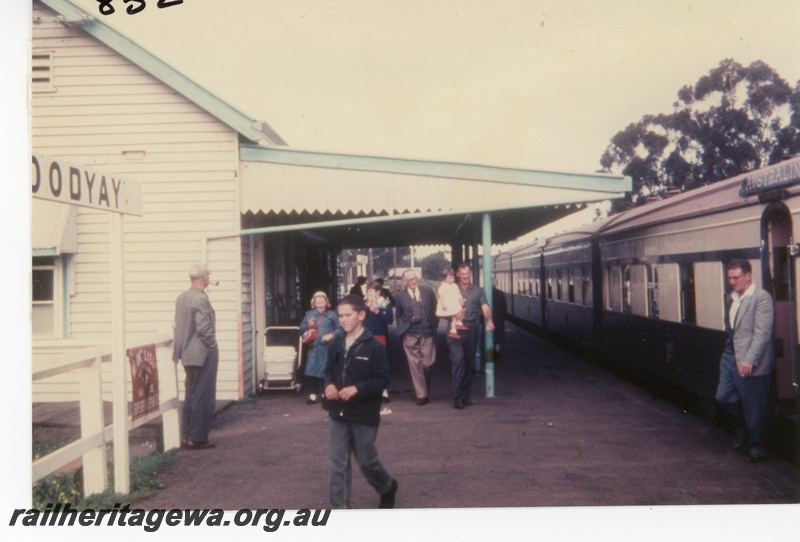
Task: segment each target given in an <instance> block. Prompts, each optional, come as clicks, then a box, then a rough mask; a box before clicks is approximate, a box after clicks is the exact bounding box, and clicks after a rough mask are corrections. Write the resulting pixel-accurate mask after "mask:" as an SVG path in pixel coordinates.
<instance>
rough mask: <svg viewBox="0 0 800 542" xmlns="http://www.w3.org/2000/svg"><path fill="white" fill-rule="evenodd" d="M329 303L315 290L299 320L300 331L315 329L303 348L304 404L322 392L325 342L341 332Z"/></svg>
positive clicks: (326, 359) (326, 351)
mask: <svg viewBox="0 0 800 542" xmlns="http://www.w3.org/2000/svg"><path fill="white" fill-rule="evenodd" d="M330 306H331V304H330V302H329V301H328V296H327V295H325V292H315V293H314V295H313V296H312V297H311V310H310V311H308V312H307V313H306V315H305V317H304V318H303V321H302V322H300V332H301V333H304V332H306V331H309V330H311V329H314V330H316V332H317V337H316V338H315V339H314V340H313V341H312V342H310V343H308V344H306V346H305V348H306V351H307V352H308V355H307V356H306V366H305V370H304V382H303V387H304V388H306V389H307V390H308V401H307V402H306V404H309V405H313V404H314V403H316V402H317V396H318V395H321V394H322V384H323V382H324V378H325V365H326V364H327V363H328V348H327V344H326V343H327V342H328V341H330V340H331V339H333V337H334V336H335V333H337V332H339V333H341V329H342V326H340V325H339V317H338V316H337V315H336V312H335V311H333V310H331V308H330Z"/></svg>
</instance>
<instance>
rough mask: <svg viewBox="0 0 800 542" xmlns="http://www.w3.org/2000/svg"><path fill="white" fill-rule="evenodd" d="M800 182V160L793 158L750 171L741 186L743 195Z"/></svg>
mask: <svg viewBox="0 0 800 542" xmlns="http://www.w3.org/2000/svg"><path fill="white" fill-rule="evenodd" d="M797 183H800V162H798V161H796V160H793V161H791V162H784V163H781V164H775V165H774V166H769V167H765V168H764V169H759V170H758V171H753V172H751V173H748V174H747V176H746V177H745V178H744V179H743V180H742V186H741V187H740V188H739V195H740V196H741V197H745V196H752V195H754V194H759V193H761V192H765V191H767V190H773V189H775V188H782V187H784V186H790V185H793V184H797Z"/></svg>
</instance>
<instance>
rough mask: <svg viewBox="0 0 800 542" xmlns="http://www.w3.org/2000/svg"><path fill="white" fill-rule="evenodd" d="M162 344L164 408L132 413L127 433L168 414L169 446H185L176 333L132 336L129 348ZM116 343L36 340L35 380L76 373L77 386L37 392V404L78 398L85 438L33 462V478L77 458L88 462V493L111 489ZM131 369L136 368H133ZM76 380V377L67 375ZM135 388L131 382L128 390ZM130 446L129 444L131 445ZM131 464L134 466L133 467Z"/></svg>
mask: <svg viewBox="0 0 800 542" xmlns="http://www.w3.org/2000/svg"><path fill="white" fill-rule="evenodd" d="M145 344H155V345H156V358H157V362H158V376H159V398H160V405H159V410H158V411H156V412H151V413H150V414H148V415H146V416H143V417H141V418H137V419H136V420H135V421H132V419H131V417H130V415H128V416H127V431H126V434H127V433H129V432H130V431H131V430H132V429H135V428H137V427H140V426H142V425H144V424H146V423H148V422H150V421H152V420H153V419H155V418H158V417H159V416H161V417H162V427H163V432H164V440H163V442H164V449H165V450H171V449H174V448H177V447H179V446H180V429H179V425H178V423H179V422H178V419H179V416H178V381H177V372H176V367H175V364H174V363H173V362H172V359H171V358H172V352H171V347H172V335H171V334H167V333H162V334H158V335H152V336H149V337H146V338H142V337H138V338H131V340H129V341H128V345H129V347H136V346H143V345H145ZM111 358H112V354H111V346H95V347H88V348H87V347H85V345H82V344H79V343H72V342H70V341H38V342H37V341H34V346H33V382H34V387H35V386H36V382H42V381H45V380H47V379H53V378H54V377H59V376H60V377H62V379H63V377H64V376H66V377H70V376H71V377H73V378H72V380H74V379H77V387H76V386H75V385H74V384H72V383H69V384H66V385H64V386H62V387H63V388H68V389H67V391H66V392H63V391H62V392H60V393H56V394H49V393H38V394H37V392H36V391H35V390H34V393H33V402H48V401H59V402H60V401H63V400H65V399H67V400H73V401H78V402H79V405H80V427H81V436H80V438H79V439H78V440H77V441H75V442H72V443H70V444H67V445H66V446H63V447H61V448H59V449H57V450H55V451H53V452H51V453H49V454H47V455H46V456H44V457H41V458H39V459H37V460H36V461H34V462H33V481H34V482H36V481H38V480H41V479H42V478H44V477H46V476H48V475H50V474H52V473H54V472H56V471H57V470H58V469H60V468H62V467H64V466H65V465H67V464H69V463H71V462H73V461H75V460H76V459H78V458H82V460H83V488H84V494H85V495H91V494H94V493H101V492H102V491H104V490H105V489H107V488H108V474H107V467H106V464H107V455H106V444H107V443H108V442H111V441H112V440H113V433H114V427H113V425H108V426H106V425H105V422H104V417H103V378H102V364H103V363H108V362H110V361H111ZM128 373H130V371H128ZM67 380H70V378H67ZM127 389H128V390H130V386H128V388H127ZM125 445H126V446H127V442H126V443H125ZM128 468H129V466H128Z"/></svg>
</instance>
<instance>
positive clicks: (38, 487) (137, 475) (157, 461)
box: [32, 452, 175, 510]
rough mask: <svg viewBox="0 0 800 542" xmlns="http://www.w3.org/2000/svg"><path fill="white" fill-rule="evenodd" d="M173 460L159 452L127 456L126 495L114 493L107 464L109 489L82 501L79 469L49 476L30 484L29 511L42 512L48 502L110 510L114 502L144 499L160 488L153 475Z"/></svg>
mask: <svg viewBox="0 0 800 542" xmlns="http://www.w3.org/2000/svg"><path fill="white" fill-rule="evenodd" d="M174 461H175V460H174V458H173V457H172V455H171V454H169V453H162V452H154V453H151V454H147V455H138V456H133V457H131V471H130V486H131V490H130V493H117V492H115V491H114V489H113V487H114V464H113V462H111V461H109V463H108V477H109V486H110V488H109V489H107V490H106V491H104V492H103V493H97V494H94V495H90V496H88V497H86V498H83V496H82V495H81V489H80V487H81V482H82V471H81V469H78V470H76V471H73V472H70V473H65V474H53V475H51V476H48V477H46V478H43V479H42V480H39V481H38V482H36V483H35V484H33V494H32V501H33V508H38V509H39V510H44V509H45V507H46V506H47V505H48V504H51V503H52V504H57V503H62V504H67V503H69V504H70V506H71V507H72V508H77V509H78V510H87V509H92V510H110V509H112V508H113V507H114V504H115V503H119V504H120V505H122V506H124V505H126V504H130V502H131V501H135V500H138V499H142V498H144V497H146V496H147V495H149V494H150V493H152V492H153V491H154V490H156V489H161V488H163V485H162V484H161V483H160V482H158V480H157V479H156V476H157V475H158V473H159V472H161V471H162V470H163V469H165V468H167V467H169V466H170V465H172V464H173V463H174Z"/></svg>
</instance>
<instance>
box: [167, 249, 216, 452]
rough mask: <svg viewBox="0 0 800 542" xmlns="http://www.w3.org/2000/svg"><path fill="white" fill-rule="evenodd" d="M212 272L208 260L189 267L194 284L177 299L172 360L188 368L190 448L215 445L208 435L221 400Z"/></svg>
mask: <svg viewBox="0 0 800 542" xmlns="http://www.w3.org/2000/svg"><path fill="white" fill-rule="evenodd" d="M209 275H210V273H209V271H208V267H207V266H206V265H205V264H195V265H193V266H192V268H191V269H190V270H189V279H190V280H191V282H192V286H191V288H189V289H188V290H186V291H185V292H183V293H182V294H180V295H179V296H178V298H177V299H176V300H175V338H174V341H173V342H174V344H173V351H172V361H174V362H175V363H178V361H180V362H181V363H183V369H184V371H185V372H186V382H185V384H186V395H185V397H184V400H183V410H182V413H181V446H182V447H184V448H188V449H190V450H202V449H206V448H213V447H214V443H212V442H209V440H208V435H209V432H210V431H211V420H212V419H213V417H214V410H215V407H216V400H217V367H218V365H219V348H218V346H217V339H216V332H217V325H216V315H215V313H214V309H213V308H212V307H211V302H210V301H209V300H208V295H207V294H206V288H207V287H208V284H209Z"/></svg>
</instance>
